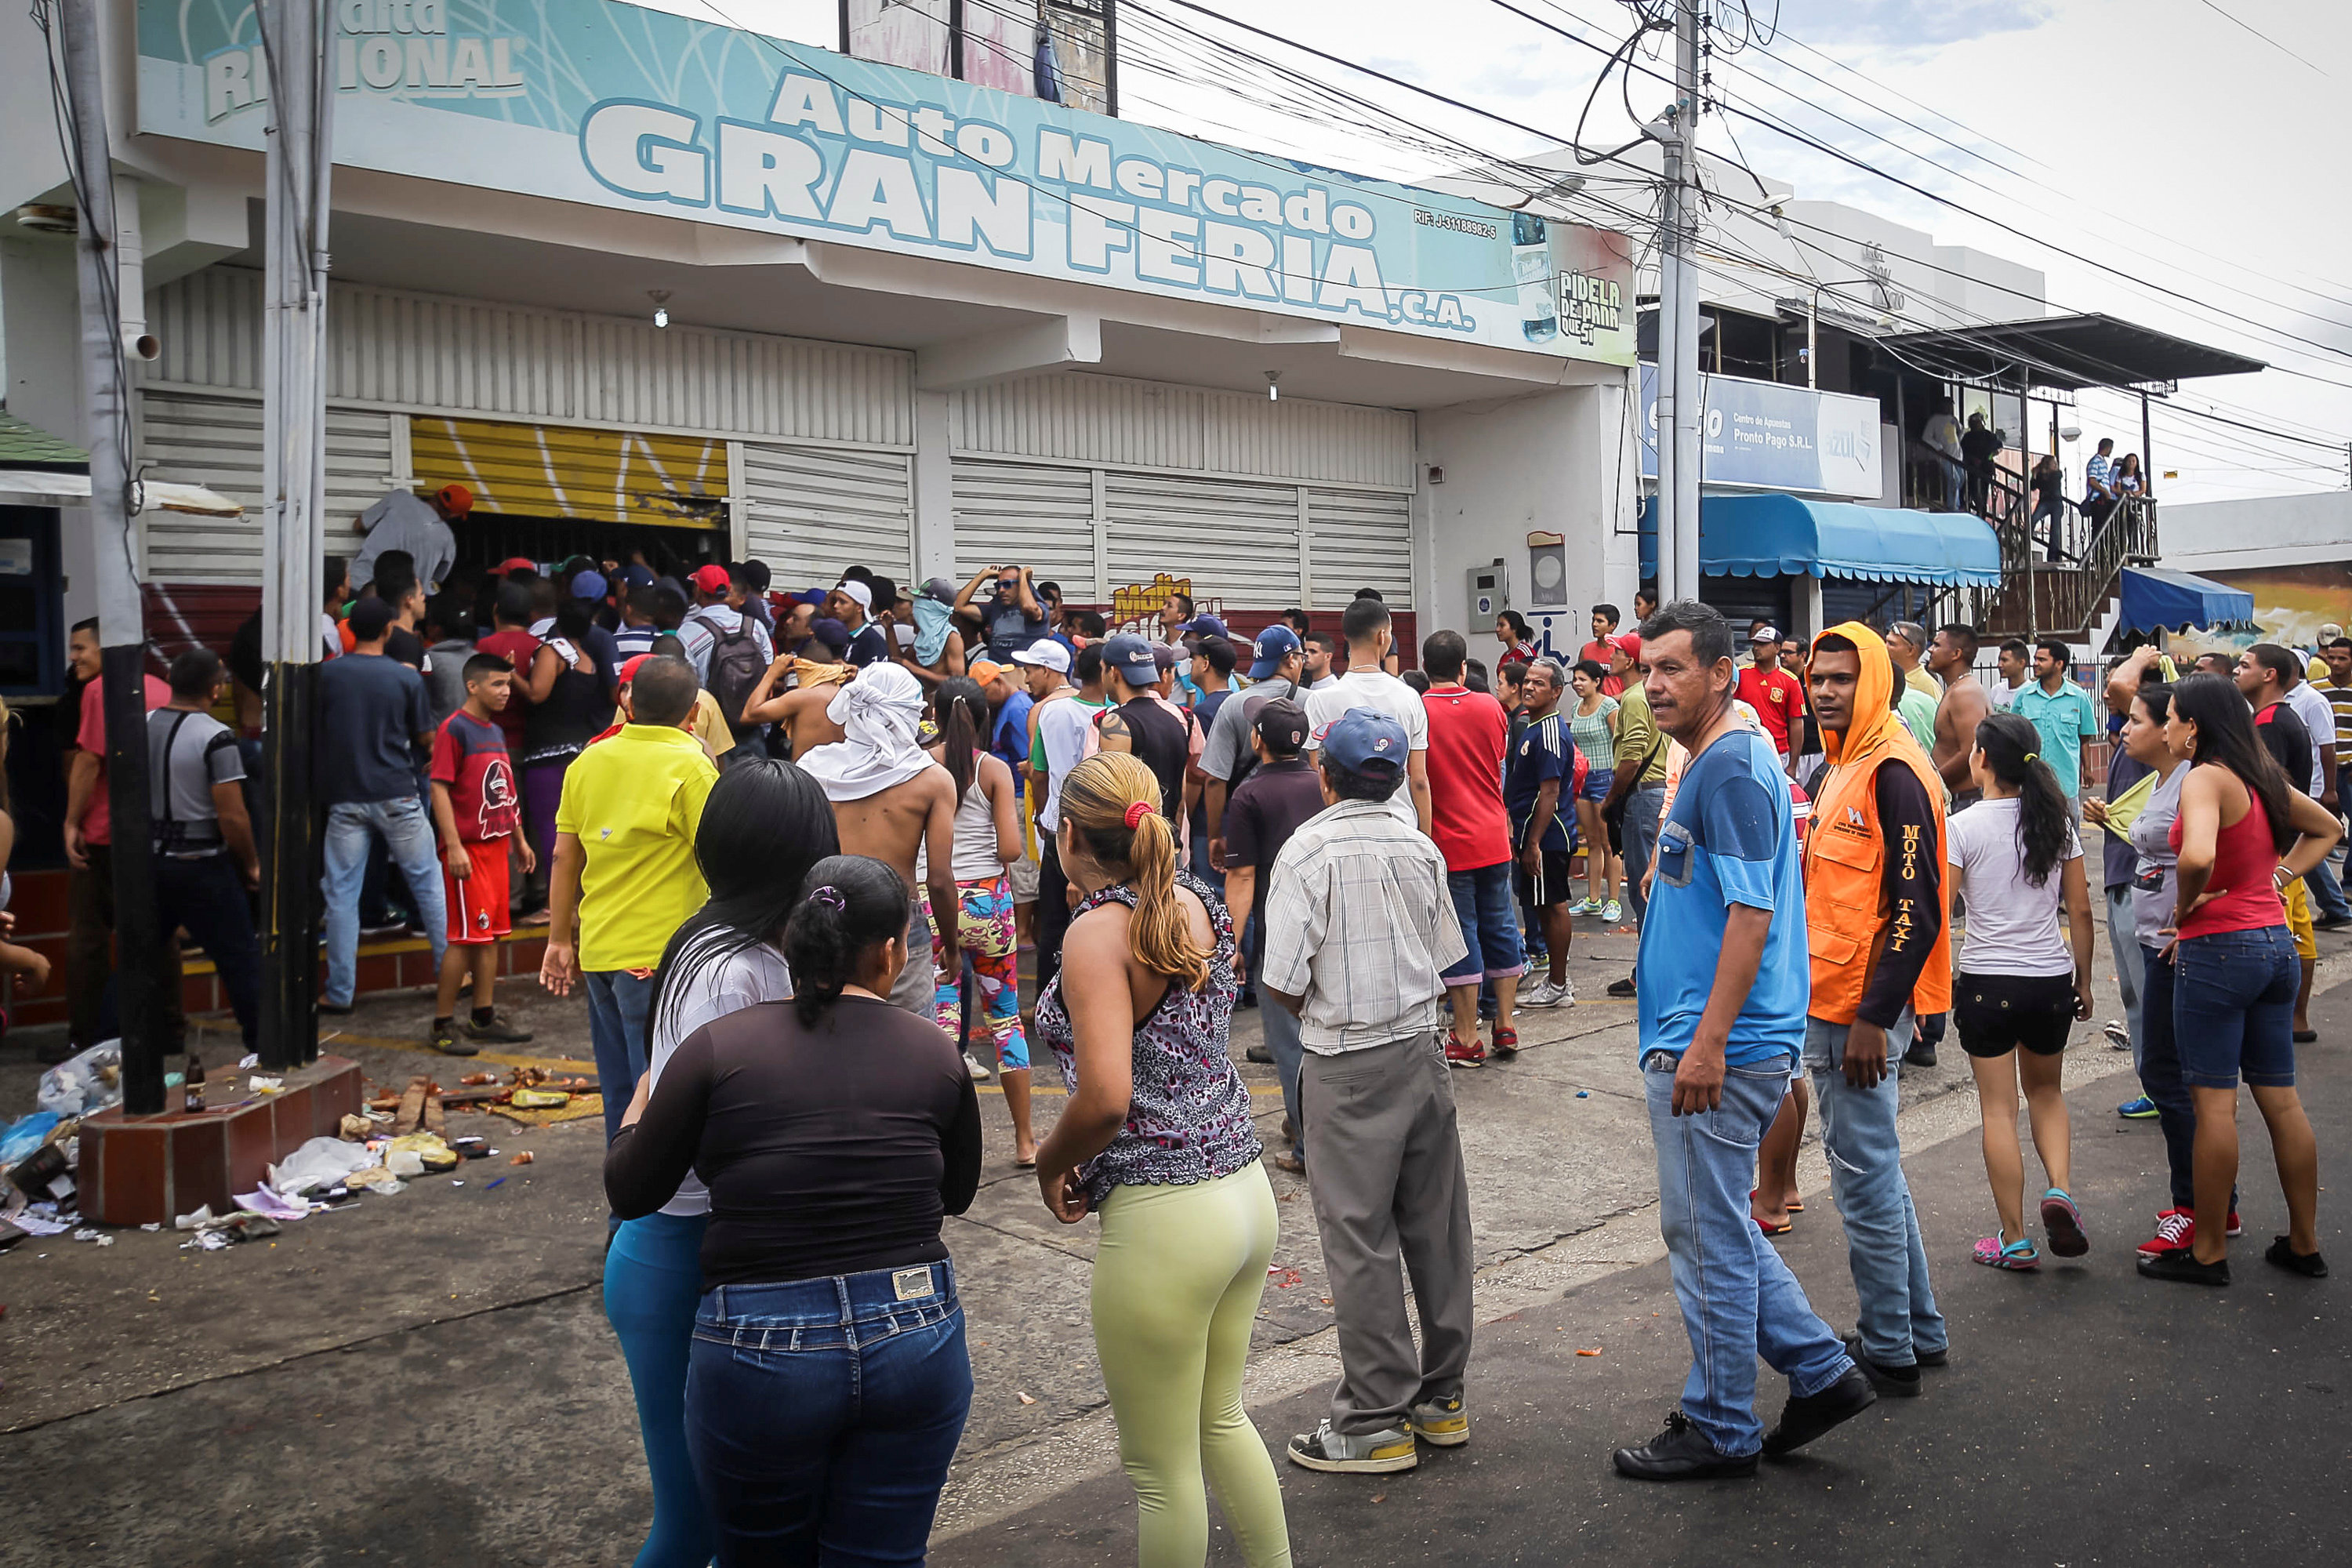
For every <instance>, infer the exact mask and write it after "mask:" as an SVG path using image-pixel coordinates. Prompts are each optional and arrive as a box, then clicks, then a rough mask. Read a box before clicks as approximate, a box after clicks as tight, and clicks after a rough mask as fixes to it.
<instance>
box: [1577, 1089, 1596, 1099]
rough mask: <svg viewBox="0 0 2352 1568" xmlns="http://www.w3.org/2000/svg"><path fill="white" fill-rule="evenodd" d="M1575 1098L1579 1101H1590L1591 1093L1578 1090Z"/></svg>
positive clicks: (1585, 1090)
mask: <svg viewBox="0 0 2352 1568" xmlns="http://www.w3.org/2000/svg"><path fill="white" fill-rule="evenodd" d="M1576 1098H1577V1099H1579V1100H1591V1098H1592V1091H1591V1089H1578V1090H1577V1091H1576Z"/></svg>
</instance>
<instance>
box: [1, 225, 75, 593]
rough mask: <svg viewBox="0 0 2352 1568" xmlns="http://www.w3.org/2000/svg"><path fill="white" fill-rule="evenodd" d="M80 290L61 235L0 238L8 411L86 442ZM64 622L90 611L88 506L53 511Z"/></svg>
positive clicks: (52, 432)
mask: <svg viewBox="0 0 2352 1568" xmlns="http://www.w3.org/2000/svg"><path fill="white" fill-rule="evenodd" d="M79 298H80V289H79V285H78V284H77V282H76V281H75V278H74V249H73V242H72V241H71V240H69V239H65V238H58V237H41V238H35V237H30V236H18V235H12V236H10V237H6V238H0V337H5V341H6V343H7V355H6V364H5V374H6V376H7V382H6V394H5V402H6V404H7V406H8V412H9V413H11V414H14V415H15V416H16V417H17V418H19V419H22V420H25V421H26V422H27V423H29V424H33V425H37V426H40V427H41V428H42V429H44V430H46V431H47V432H48V433H49V434H50V435H52V436H55V437H59V438H60V439H62V440H67V441H70V442H72V443H73V444H74V445H75V446H77V447H85V448H86V447H89V429H88V428H87V422H86V420H85V418H84V413H83V399H82V390H81V328H80V321H79V315H78V311H79ZM58 532H59V534H60V536H61V537H60V539H59V544H60V546H61V549H60V551H59V554H60V557H61V559H62V561H63V563H64V566H65V574H66V595H65V614H66V624H67V625H68V626H70V625H72V624H73V623H74V622H76V621H79V620H82V619H84V618H86V617H88V616H94V615H96V614H98V582H97V576H96V571H97V560H98V557H97V554H96V552H94V550H93V549H92V547H91V544H90V534H89V510H88V509H87V508H77V509H74V510H68V511H66V512H63V513H61V514H60V523H59V527H58Z"/></svg>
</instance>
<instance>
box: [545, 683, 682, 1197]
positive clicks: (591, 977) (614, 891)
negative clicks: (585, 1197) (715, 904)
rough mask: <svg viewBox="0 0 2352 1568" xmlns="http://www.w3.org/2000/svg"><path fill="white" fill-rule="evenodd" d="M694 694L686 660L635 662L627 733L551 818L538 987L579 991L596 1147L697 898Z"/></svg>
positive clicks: (577, 764) (577, 775) (573, 784)
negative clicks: (583, 994) (596, 1103)
mask: <svg viewBox="0 0 2352 1568" xmlns="http://www.w3.org/2000/svg"><path fill="white" fill-rule="evenodd" d="M697 689H698V683H697V682H696V680H695V679H694V667H693V666H692V665H690V664H688V663H687V662H686V660H684V659H682V658H668V657H666V656H664V657H656V658H648V659H646V661H645V663H644V664H642V665H641V666H639V667H638V669H637V673H636V679H635V680H633V681H631V682H630V687H629V710H630V714H631V720H630V722H629V723H628V724H626V725H625V726H624V727H623V728H622V730H621V732H620V733H619V734H617V735H614V736H613V737H612V738H611V739H609V740H605V741H601V742H597V743H596V744H595V745H593V746H591V747H589V748H588V749H587V750H586V751H584V752H581V753H580V754H579V755H578V756H577V757H574V758H573V759H572V765H571V766H570V767H569V768H567V769H566V770H564V774H563V795H562V801H561V802H560V803H559V804H558V805H557V806H556V808H555V870H554V874H553V877H552V878H551V884H550V886H549V889H548V899H547V907H548V911H549V913H550V914H551V916H552V919H551V921H550V922H549V924H548V928H547V956H546V957H545V958H544V959H543V960H541V963H540V966H539V978H540V983H541V984H543V985H545V986H546V987H547V988H548V989H549V990H550V991H552V992H554V993H555V994H557V995H559V996H563V995H568V994H571V991H572V982H573V981H575V980H584V981H585V982H586V984H587V989H588V1035H589V1040H590V1042H591V1043H592V1044H593V1046H594V1047H595V1052H596V1078H597V1081H598V1082H599V1083H600V1084H601V1085H602V1086H603V1088H604V1137H605V1139H606V1141H607V1142H610V1141H611V1139H612V1137H613V1135H614V1133H616V1132H618V1131H620V1128H621V1115H622V1112H623V1110H625V1108H626V1107H627V1105H628V1103H629V1096H630V1094H631V1093H632V1092H634V1090H635V1088H636V1083H637V1079H639V1078H640V1077H642V1076H643V1075H644V1073H645V1070H646V1011H647V1009H648V1008H649V1007H650V1006H651V1005H652V1003H653V989H654V971H655V969H656V967H658V966H659V965H660V963H661V956H662V950H663V949H664V948H665V947H667V946H668V945H669V939H670V936H671V933H672V932H674V931H677V928H678V926H679V925H680V924H681V923H683V922H684V921H685V920H686V918H687V917H688V915H690V914H692V913H694V912H695V910H698V909H700V908H701V907H702V905H703V901H704V900H706V899H707V898H708V897H709V889H706V888H705V887H704V886H703V882H702V872H701V870H700V869H699V868H698V867H697V866H696V864H695V860H694V834H695V829H696V828H697V827H698V826H700V824H701V821H702V803H703V802H704V801H705V800H706V799H708V798H709V795H710V786H711V785H712V784H716V783H718V781H719V770H718V769H717V768H715V767H713V766H711V764H710V759H709V756H708V755H706V754H705V753H704V752H703V749H702V746H701V744H700V743H699V742H697V741H696V740H695V738H694V736H693V735H692V734H691V733H689V732H688V729H687V728H686V726H688V725H690V724H692V723H693V721H694V709H695V701H694V699H695V692H696V690H697ZM575 915H576V916H577V926H576V928H575V925H574V917H575ZM575 929H576V932H577V934H576V937H575V934H574V933H575ZM575 943H576V945H575ZM615 1223H617V1222H615Z"/></svg>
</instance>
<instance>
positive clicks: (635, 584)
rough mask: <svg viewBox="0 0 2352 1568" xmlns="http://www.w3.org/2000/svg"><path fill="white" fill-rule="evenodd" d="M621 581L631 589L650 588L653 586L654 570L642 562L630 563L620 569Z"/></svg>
mask: <svg viewBox="0 0 2352 1568" xmlns="http://www.w3.org/2000/svg"><path fill="white" fill-rule="evenodd" d="M621 581H622V582H624V583H625V584H628V585H629V586H630V587H632V588H650V587H652V586H653V584H654V569H653V568H652V567H650V566H647V565H646V564H645V563H642V562H637V561H632V562H630V563H628V564H627V565H626V566H624V567H622V568H621Z"/></svg>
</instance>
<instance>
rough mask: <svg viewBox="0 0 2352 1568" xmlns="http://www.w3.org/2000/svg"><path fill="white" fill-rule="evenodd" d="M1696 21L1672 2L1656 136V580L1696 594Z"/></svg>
mask: <svg viewBox="0 0 2352 1568" xmlns="http://www.w3.org/2000/svg"><path fill="white" fill-rule="evenodd" d="M1700 26H1701V23H1700V16H1699V0H1675V106H1674V109H1673V110H1672V111H1671V112H1672V114H1673V117H1674V118H1673V124H1672V128H1671V130H1670V131H1669V132H1668V134H1667V135H1666V137H1665V139H1664V153H1665V187H1664V198H1665V199H1664V211H1665V232H1664V245H1663V247H1661V252H1660V258H1659V268H1658V280H1659V298H1658V404H1657V406H1658V585H1659V589H1660V592H1661V593H1663V594H1664V596H1665V597H1666V598H1669V599H1696V598H1697V597H1698V595H1699V558H1698V485H1699V478H1700V469H1699V465H1700V461H1701V459H1700V456H1699V418H1700V413H1701V405H1702V404H1703V402H1704V393H1703V391H1702V386H1703V383H1702V382H1701V381H1700V380H1699V370H1698V339H1699V316H1698V296H1699V284H1698V275H1697V273H1696V271H1695V270H1694V269H1693V268H1692V265H1691V251H1692V247H1693V246H1694V244H1695V243H1696V238H1697V229H1698V203H1697V201H1696V199H1695V192H1694V191H1693V188H1692V181H1693V179H1694V178H1695V176H1696V172H1697V170H1696V152H1697V146H1696V137H1697V133H1698V111H1699V80H1698V45H1699V29H1700ZM1670 449H1671V451H1672V454H1673V455H1672V456H1671V457H1669V456H1668V452H1669V450H1670ZM1670 541H1671V542H1670Z"/></svg>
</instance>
